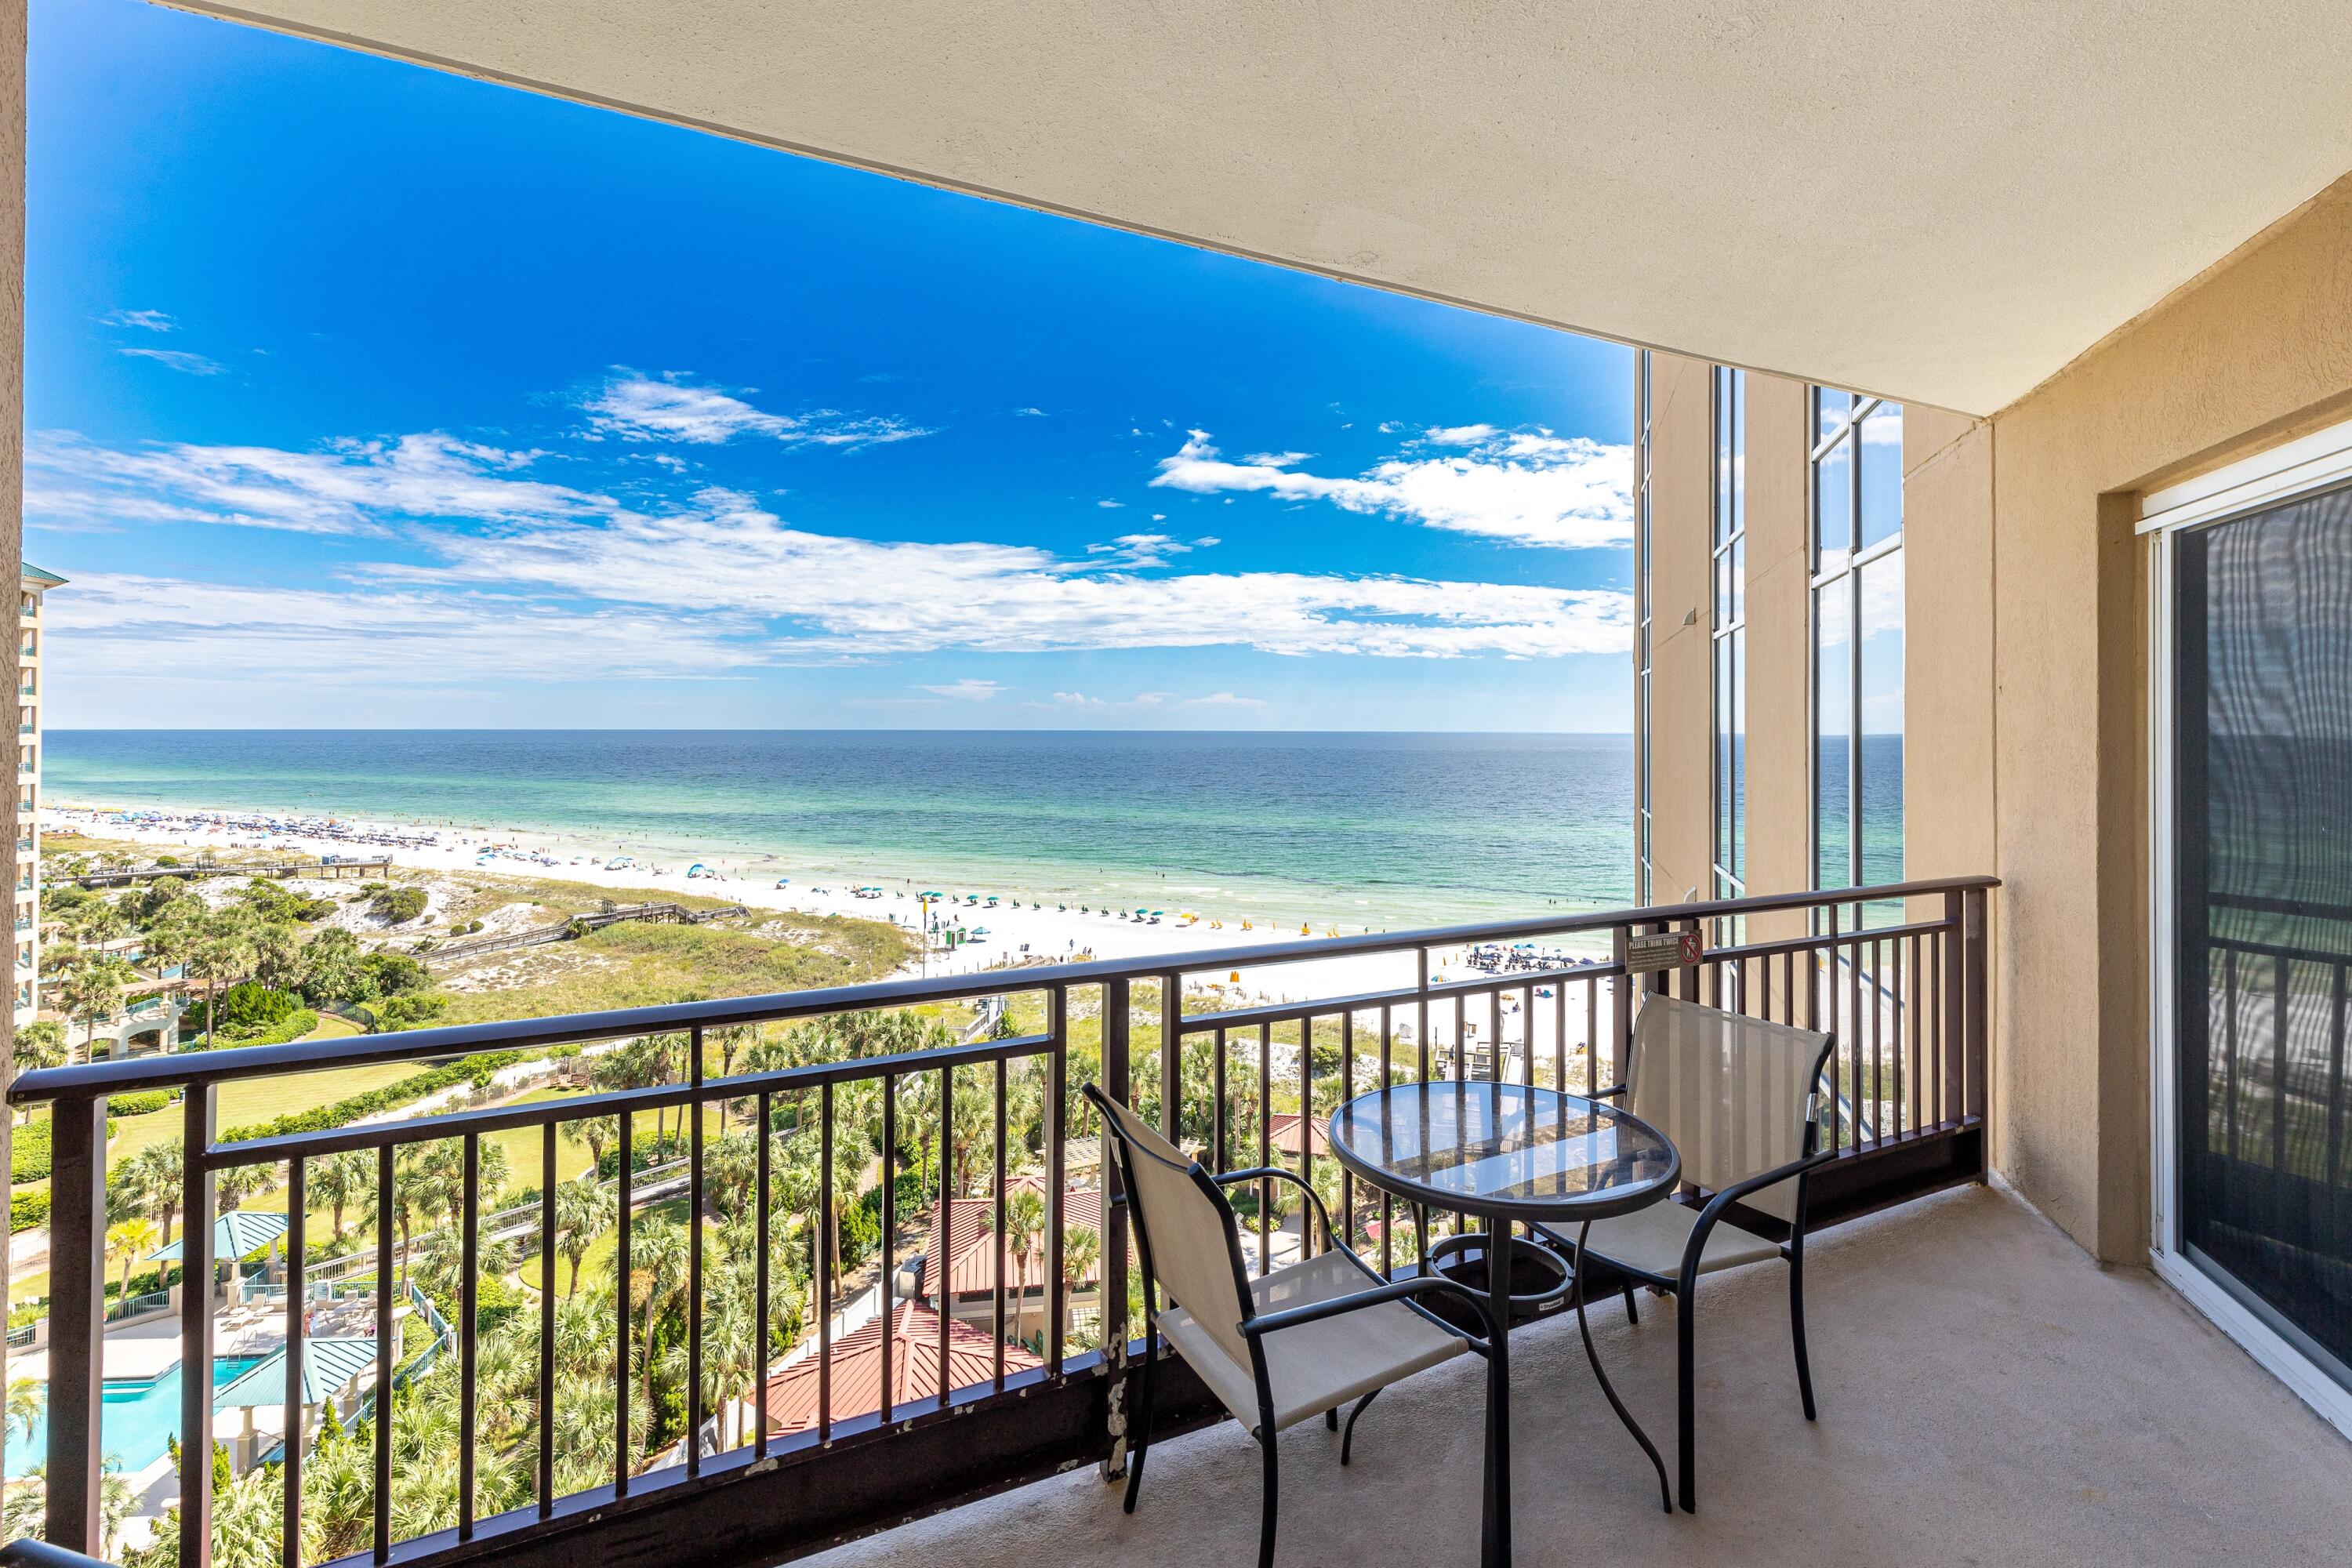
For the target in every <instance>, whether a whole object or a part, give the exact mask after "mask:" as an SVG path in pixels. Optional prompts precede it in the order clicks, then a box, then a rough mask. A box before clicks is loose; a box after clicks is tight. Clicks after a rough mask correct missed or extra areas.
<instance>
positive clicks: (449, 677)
mask: <svg viewBox="0 0 2352 1568" xmlns="http://www.w3.org/2000/svg"><path fill="white" fill-rule="evenodd" d="M73 586H74V593H73V602H72V603H71V604H70V605H68V604H67V603H66V602H65V595H58V596H57V597H56V598H54V599H52V600H50V601H49V603H48V605H47V607H46V608H45V609H44V610H43V612H42V614H43V616H44V618H45V619H46V620H47V623H48V626H49V628H50V635H51V636H52V637H62V638H64V639H65V646H66V647H70V649H71V650H72V653H71V657H72V660H73V668H74V676H75V679H78V680H79V679H84V678H88V679H93V680H104V679H126V680H134V681H140V682H144V683H149V684H152V683H154V682H157V681H172V680H185V681H194V682H199V683H223V684H228V685H236V686H244V687H247V688H248V689H250V688H251V687H252V686H254V685H255V684H257V683H258V684H260V685H261V686H262V687H263V689H267V688H268V684H269V683H271V682H276V681H285V680H289V679H299V680H301V681H303V682H305V683H330V682H332V683H342V684H347V685H349V686H351V687H352V688H353V689H370V688H378V687H382V686H384V685H387V684H399V685H405V686H412V687H413V686H418V685H424V686H436V687H438V686H451V685H457V684H463V683H471V682H476V681H478V680H480V679H482V678H483V677H484V676H485V675H493V674H494V675H499V676H512V677H516V678H519V679H525V680H594V679H672V680H696V679H714V678H724V677H733V676H740V675H741V674H742V673H743V672H744V671H745V670H746V668H749V667H751V666H752V665H755V664H759V663H762V662H765V659H766V656H765V653H764V650H763V649H762V647H761V645H760V643H759V641H758V640H757V637H756V634H757V632H758V631H759V627H758V626H757V625H756V624H755V623H752V622H749V621H746V620H745V619H743V618H742V617H740V616H733V615H729V614H703V615H684V616H681V615H678V614H676V613H673V612H662V613H658V614H656V613H650V612H647V611H646V610H643V609H629V608H618V607H612V606H604V607H559V606H555V605H548V604H546V603H544V602H542V601H539V600H536V599H534V598H531V597H529V596H526V595H512V594H500V593H495V592H487V591H475V590H466V591H459V592H439V591H432V590H425V589H411V588H399V589H392V590H380V591H376V592H372V593H364V594H357V593H351V592H344V591H338V590H334V589H327V588H281V587H268V586H259V585H250V586H249V585H240V584H221V583H205V582H195V581H190V580H186V579H177V578H169V577H149V576H141V575H135V574H125V573H111V572H77V573H75V574H74V578H73Z"/></svg>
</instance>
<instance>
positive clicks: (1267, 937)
mask: <svg viewBox="0 0 2352 1568" xmlns="http://www.w3.org/2000/svg"><path fill="white" fill-rule="evenodd" d="M41 825H42V829H43V831H44V832H47V833H57V832H61V831H66V832H78V833H82V834H87V835H89V836H90V837H97V838H103V839H110V840H124V841H131V842H135V843H138V844H140V845H142V846H143V847H146V848H148V849H150V850H152V851H153V852H154V853H157V854H173V855H180V856H183V857H186V856H190V855H202V854H205V853H206V852H212V853H221V852H224V851H228V850H236V851H241V852H251V851H257V850H280V851H284V852H286V853H287V854H288V855H289V856H300V857H304V858H315V857H325V856H341V857H345V858H376V857H379V856H388V857H390V858H391V860H392V862H393V863H394V865H396V866H400V867H404V868H412V869H415V870H419V871H426V872H436V871H437V872H443V873H452V872H470V873H480V874H488V875H497V874H512V875H517V876H531V877H542V878H551V879H562V880H564V881H571V882H579V883H583V884H587V885H590V886H594V887H598V888H603V889H610V891H611V893H612V895H613V896H614V898H615V899H616V900H621V901H634V900H659V899H666V898H674V897H676V896H677V895H679V894H681V893H689V894H697V895H700V896H702V897H706V898H715V899H724V900H728V901H730V902H733V903H740V904H742V905H745V906H746V907H748V908H751V909H755V910H779V911H799V912H804V913H810V914H824V915H840V916H846V917H850V918H853V919H861V920H879V921H891V922H893V923H895V924H898V925H899V926H902V927H905V928H906V929H908V930H910V931H912V930H915V929H917V928H918V927H919V924H920V922H921V921H922V919H923V913H922V911H923V907H924V906H923V903H922V901H921V899H920V895H921V894H923V893H926V892H937V893H940V894H943V895H947V896H948V897H947V898H946V899H942V900H933V901H932V902H931V904H930V906H929V907H930V912H931V916H932V918H933V920H934V921H936V922H938V926H939V928H940V929H941V930H944V929H946V928H947V927H949V926H950V925H951V926H953V927H955V928H956V929H957V930H958V931H959V942H958V944H957V945H956V946H955V947H954V948H953V950H952V951H948V950H947V949H946V947H945V944H944V943H943V942H936V941H935V942H934V943H933V944H932V947H931V950H930V952H929V954H928V955H927V956H926V957H925V958H924V959H922V960H920V961H919V962H918V963H915V964H912V965H909V966H908V969H907V970H906V971H905V973H906V974H908V975H915V974H919V973H929V974H934V975H937V974H961V973H979V972H982V971H985V970H989V969H992V968H1003V967H1008V966H1013V965H1019V964H1023V963H1032V964H1034V963H1055V962H1071V961H1076V960H1082V959H1087V958H1097V959H1128V958H1144V957H1157V956H1160V955H1163V954H1164V955H1167V956H1169V957H1170V958H1171V960H1173V961H1175V962H1176V963H1185V962H1186V960H1187V955H1198V954H1206V953H1209V952H1220V951H1223V950H1228V949H1233V948H1247V947H1256V946H1264V945H1266V944H1270V943H1275V942H1295V941H1297V940H1299V939H1300V938H1301V937H1302V936H1306V937H1310V938H1312V937H1323V936H1335V935H1339V934H1348V935H1354V934H1358V933H1360V931H1363V929H1364V928H1362V927H1361V926H1356V927H1342V926H1339V925H1336V924H1335V925H1330V926H1322V927H1316V926H1309V927H1307V929H1306V930H1304V931H1302V930H1301V928H1300V927H1298V926H1297V925H1291V926H1286V927H1279V928H1276V927H1269V926H1266V925H1265V924H1262V923H1248V922H1244V921H1242V920H1241V919H1239V918H1237V917H1233V916H1230V915H1224V914H1220V912H1219V911H1217V910H1214V909H1201V910H1177V909H1171V910H1167V911H1166V912H1164V913H1162V914H1161V915H1160V918H1159V920H1158V921H1156V922H1154V921H1152V920H1151V919H1150V918H1149V917H1148V916H1146V917H1144V918H1140V919H1139V918H1137V917H1136V916H1135V915H1134V912H1133V911H1132V910H1130V911H1128V913H1127V918H1124V919H1122V918H1120V916H1119V914H1118V913H1117V912H1115V911H1108V910H1088V909H1086V908H1083V907H1080V906H1067V907H1057V906H1056V905H1055V904H1054V903H1048V902H1045V900H1013V899H1010V898H1009V897H1005V896H1003V895H1002V894H994V895H992V890H991V889H980V888H962V887H957V886H953V885H951V884H948V883H943V882H939V881H929V882H927V881H922V880H920V879H916V878H911V877H906V876H903V875H901V876H898V877H894V878H890V879H887V880H886V879H881V878H878V877H858V876H847V877H845V876H841V875H839V874H838V873H835V872H820V873H817V874H815V875H814V876H812V875H810V874H807V873H805V872H804V871H803V870H802V869H800V868H795V867H793V865H791V863H790V862H788V861H784V860H782V859H780V858H774V857H769V856H760V857H756V858H755V857H750V856H744V855H735V856H725V855H713V854H706V855H705V856H703V857H702V858H700V859H694V858H689V857H688V856H686V855H684V854H682V853H680V852H678V851H676V850H670V851H667V852H664V851H659V850H650V849H645V848H638V847H630V846H629V845H627V844H625V843H614V842H611V841H605V842H602V843H596V844H592V843H590V842H589V841H588V840H586V839H585V838H583V837H577V836H567V835H559V834H551V833H531V832H526V831H523V830H520V829H512V828H502V827H498V826H445V827H428V826H418V825H416V824H413V823H390V822H372V821H366V820H363V819H358V818H345V817H336V818H324V817H302V816H285V815H279V814H273V813H263V812H256V811H249V810H240V809H237V808H235V807H220V808H215V809H209V810H202V811H164V810H145V809H142V810H117V809H113V808H109V807H104V806H97V805H81V804H77V803H70V802H66V803H56V802H53V803H50V804H48V805H45V806H44V808H43V809H42V812H41ZM689 873H693V874H691V875H689ZM992 896H994V898H995V901H994V902H993V903H992V902H991V901H990V900H991V898H992ZM1186 915H1191V916H1192V917H1194V918H1192V919H1191V920H1187V919H1185V918H1183V917H1184V916H1186ZM1537 946H1538V951H1544V952H1557V953H1559V954H1561V955H1563V956H1565V955H1569V954H1573V955H1575V956H1579V957H1590V956H1593V955H1594V954H1595V953H1596V952H1598V951H1599V949H1598V947H1597V946H1596V944H1595V943H1594V942H1593V941H1592V939H1591V937H1589V936H1587V937H1582V938H1563V939H1559V940H1557V941H1551V942H1538V944H1537ZM1468 958H1469V953H1468V950H1467V949H1465V948H1462V947H1452V948H1445V949H1441V950H1438V951H1436V952H1433V953H1432V955H1431V978H1432V979H1433V981H1442V980H1444V979H1447V978H1456V979H1459V978H1466V977H1468V976H1469V974H1470V973H1471V971H1470V970H1469V968H1468V967H1467V963H1468ZM1185 977H1186V983H1187V985H1188V987H1191V988H1194V989H1200V988H1205V987H1212V986H1213V987H1216V988H1218V989H1220V990H1222V991H1223V993H1224V994H1225V995H1226V997H1227V999H1228V1000H1229V1002H1230V1003H1231V1004H1234V1005H1239V1004H1243V1003H1248V1002H1261V1001H1264V1002H1272V1001H1290V1000H1300V999H1307V998H1312V997H1318V996H1342V995H1354V994H1365V993H1369V992H1372V991H1378V990H1383V989H1390V988H1398V987H1405V986H1410V985H1411V984H1412V983H1413V962H1412V955H1411V954H1410V953H1397V954H1381V955H1373V956H1358V957H1345V958H1338V957H1335V958H1328V959H1307V960H1297V961H1293V962H1290V963H1281V964H1259V965H1254V966H1253V965H1243V966H1240V967H1235V966H1234V965H1232V964H1229V963H1228V964H1222V965H1219V966H1217V967H1216V968H1213V969H1202V968H1188V969H1186V971H1185ZM1571 1000H1572V1001H1573V1002H1574V1003H1575V1004H1576V1005H1574V1006H1571V1007H1570V1012H1571V1013H1573V1014H1576V1015H1578V1016H1574V1017H1571V1018H1570V1020H1569V1025H1568V1039H1569V1044H1570V1048H1571V1049H1573V1048H1575V1047H1578V1046H1579V1045H1580V1044H1581V1042H1582V1039H1583V1035H1584V1027H1583V1018H1582V1016H1581V1001H1582V998H1581V995H1580V994H1578V995H1575V996H1573V997H1572V998H1571ZM1604 1006H1605V1002H1604ZM1511 1007H1512V1009H1514V1011H1513V1012H1511V1013H1509V1014H1508V1015H1507V1017H1506V1019H1505V1027H1504V1034H1505V1037H1506V1038H1507V1040H1510V1041H1511V1042H1513V1044H1514V1045H1515V1046H1516V1044H1517V1041H1518V1040H1519V1039H1520V1038H1521V1025H1520V1023H1519V1021H1518V1019H1517V1015H1516V1011H1515V1009H1516V1008H1517V999H1516V998H1515V999H1513V1001H1512V1003H1511ZM1434 1011H1435V1012H1436V1013H1437V1014H1442V1015H1444V1016H1433V1017H1432V1019H1431V1036H1432V1038H1433V1042H1436V1041H1444V1040H1450V1039H1451V1038H1452V1037H1453V1036H1454V1028H1453V1021H1452V1017H1451V1010H1450V1009H1446V1008H1441V1009H1437V1010H1434ZM1554 1012H1555V1009H1554V1008H1553V1007H1552V1006H1551V1005H1549V1004H1547V1003H1545V1002H1544V1001H1543V1000H1542V999H1541V998H1538V999H1537V1005H1536V1006H1535V1007H1534V1008H1533V1021H1534V1022H1535V1024H1536V1026H1537V1027H1536V1045H1537V1048H1538V1051H1539V1052H1541V1053H1544V1054H1546V1055H1549V1051H1550V1048H1551V1035H1552V1027H1551V1026H1552V1021H1553V1016H1554ZM1399 1022H1400V1026H1402V1023H1403V1020H1402V1019H1400V1020H1399ZM1466 1023H1467V1025H1469V1026H1471V1027H1470V1029H1469V1032H1470V1034H1471V1036H1472V1037H1473V1039H1474V1040H1475V1039H1476V1038H1479V1037H1484V1036H1486V1034H1488V1033H1489V1032H1490V1030H1491V1027H1492V1020H1491V1018H1490V1017H1489V1016H1487V1010H1486V1006H1485V1005H1484V1004H1483V1003H1481V1004H1479V1005H1475V1006H1473V1007H1472V1008H1471V1009H1470V1011H1469V1016H1468V1017H1467V1019H1466Z"/></svg>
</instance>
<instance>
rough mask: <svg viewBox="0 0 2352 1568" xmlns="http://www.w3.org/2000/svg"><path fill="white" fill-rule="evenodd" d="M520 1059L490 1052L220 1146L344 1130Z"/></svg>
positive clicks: (228, 1138)
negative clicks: (379, 1112)
mask: <svg viewBox="0 0 2352 1568" xmlns="http://www.w3.org/2000/svg"><path fill="white" fill-rule="evenodd" d="M522 1059H523V1055H522V1053H521V1052H520V1051H490V1052H487V1053H485V1054H483V1055H481V1056H478V1057H466V1058H461V1059H459V1060H457V1061H454V1062H450V1063H447V1064H446V1065H445V1066H442V1067H437V1068H432V1069H430V1070H428V1071H425V1072H420V1073H412V1074H410V1075H409V1076H408V1077H406V1078H404V1079H401V1080H400V1081H399V1082H397V1083H388V1084H385V1085H384V1086H383V1088H382V1089H369V1090H368V1091H367V1092H366V1093H364V1094H354V1095H352V1096H351V1097H349V1098H348V1099H344V1100H337V1101H335V1102H334V1103H333V1104H332V1105H321V1106H318V1107H316V1108H314V1109H312V1110H303V1111H296V1112H292V1113H290V1114H288V1115H285V1116H280V1117H278V1118H277V1119H276V1120H274V1121H265V1122H261V1123H259V1124H258V1125H256V1126H252V1127H232V1128H230V1129H229V1130H228V1131H226V1132H224V1133H222V1134H221V1142H224V1143H238V1142H244V1141H246V1140H247V1139H248V1138H283V1137H285V1136H287V1135H288V1134H289V1133H294V1132H326V1131H331V1130H333V1129H335V1128H337V1127H347V1126H349V1125H350V1124H351V1123H352V1122H354V1121H358V1120H359V1119H360V1118H361V1117H362V1116H373V1115H374V1114H376V1113H377V1112H378V1111H381V1110H397V1109H399V1108H400V1107H402V1106H404V1105H407V1104H409V1103H410V1102H411V1101H414V1100H422V1099H424V1098H425V1096H426V1095H428V1094H435V1093H437V1092H439V1091H440V1090H442V1089H447V1088H448V1087H449V1086H450V1085H451V1084H457V1083H467V1082H470V1081H472V1080H473V1079H475V1078H476V1077H477V1076H478V1075H487V1074H489V1073H494V1072H496V1071H498V1070H499V1068H503V1067H510V1066H512V1065H513V1064H514V1063H516V1062H519V1061H520V1060H522Z"/></svg>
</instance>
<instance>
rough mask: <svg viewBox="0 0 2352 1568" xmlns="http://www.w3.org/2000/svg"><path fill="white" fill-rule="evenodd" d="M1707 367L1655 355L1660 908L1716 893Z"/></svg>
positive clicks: (1653, 777) (1654, 664) (1654, 770)
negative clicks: (1712, 813) (1711, 817)
mask: <svg viewBox="0 0 2352 1568" xmlns="http://www.w3.org/2000/svg"><path fill="white" fill-rule="evenodd" d="M1708 369H1709V367H1708V364H1707V363H1706V361H1705V360H1696V359H1685V358H1684V357H1683V356H1681V355H1679V354H1668V353H1659V354H1653V355H1652V356H1651V362H1650V443H1651V465H1650V474H1651V478H1650V513H1651V521H1650V544H1651V549H1652V552H1653V559H1652V561H1651V563H1650V594H1651V637H1652V639H1653V640H1652V646H1651V654H1650V670H1651V674H1650V725H1651V734H1650V790H1651V806H1650V813H1651V816H1650V820H1651V830H1652V835H1653V837H1652V850H1651V867H1652V873H1653V878H1654V881H1653V885H1652V887H1651V889H1650V897H1651V899H1652V900H1654V902H1657V903H1662V904H1666V903H1678V902H1680V901H1681V900H1685V899H1686V898H1692V897H1697V898H1708V897H1712V896H1713V894H1712V889H1711V884H1712V881H1713V869H1712V868H1713V865H1714V859H1713V853H1712V848H1711V846H1710V843H1709V836H1710V831H1711V826H1710V823H1709V821H1708V803H1709V800H1710V795H1709V793H1708V788H1707V782H1708V769H1709V768H1710V767H1711V766H1712V765H1713V759H1714V746H1713V735H1714V726H1715V718H1714V714H1713V711H1712V710H1711V708H1710V692H1711V689H1712V688H1711V685H1710V681H1709V673H1708V672H1709V659H1710V657H1711V650H1710V648H1709V647H1708V638H1707V633H1708V629H1709V628H1708V617H1709V615H1710V613H1711V611H1712V609H1713V600H1712V596H1711V595H1710V592H1709V588H1708V582H1707V573H1708V566H1709V561H1708V553H1707V542H1708V539H1709V528H1708V508H1709V506H1710V505H1711V504H1712V495H1711V491H1710V489H1709V487H1708V482H1707V471H1708V466H1709V462H1710V450H1711V443H1712V440H1713V434H1712V419H1711V416H1710V412H1709V406H1708V398H1709V390H1708V386H1707V372H1708Z"/></svg>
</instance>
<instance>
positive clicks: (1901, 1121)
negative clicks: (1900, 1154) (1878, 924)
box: [1888, 938, 1916, 1138]
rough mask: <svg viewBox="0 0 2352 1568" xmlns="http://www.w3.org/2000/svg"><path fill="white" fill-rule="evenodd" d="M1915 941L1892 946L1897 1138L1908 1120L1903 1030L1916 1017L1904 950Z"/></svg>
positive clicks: (1891, 1055)
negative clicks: (1908, 988)
mask: <svg viewBox="0 0 2352 1568" xmlns="http://www.w3.org/2000/svg"><path fill="white" fill-rule="evenodd" d="M1915 940H1916V938H1905V939H1903V940H1902V941H1898V942H1895V943H1893V944H1892V945H1893V947H1894V950H1895V1049H1894V1051H1893V1052H1892V1053H1891V1054H1890V1057H1889V1058H1888V1059H1889V1060H1891V1061H1892V1062H1893V1063H1894V1064H1895V1099H1894V1104H1895V1136H1896V1137H1897V1138H1900V1137H1902V1136H1903V1135H1904V1126H1905V1120H1906V1119H1905V1117H1904V1104H1903V1030H1904V1026H1905V1025H1906V1023H1908V1021H1909V1020H1910V1019H1912V1018H1913V1017H1915V1016H1916V1014H1915V1013H1914V1012H1913V1010H1912V1007H1911V997H1910V994H1909V993H1908V992H1906V991H1905V990H1904V988H1903V978H1904V975H1905V973H1906V970H1905V969H1904V967H1903V948H1904V945H1905V942H1910V941H1915Z"/></svg>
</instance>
